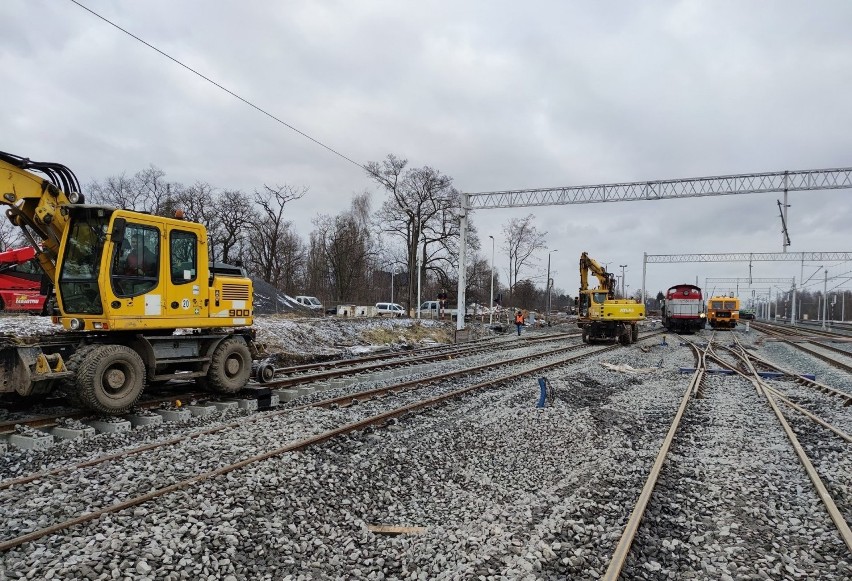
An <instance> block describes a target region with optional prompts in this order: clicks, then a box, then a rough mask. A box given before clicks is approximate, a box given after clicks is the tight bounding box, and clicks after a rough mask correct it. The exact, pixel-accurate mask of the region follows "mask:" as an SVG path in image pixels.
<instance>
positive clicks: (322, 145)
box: [70, 0, 369, 171]
mask: <svg viewBox="0 0 852 581" xmlns="http://www.w3.org/2000/svg"><path fill="white" fill-rule="evenodd" d="M70 1H71V2H73V3H74V4H76V5H77V6H79V7H80V8H82V9H83V10H85V11H86V12H89V13H90V14H92V15H93V16H96V17H97V18H100V19H101V20H103V21H104V22H106V23H107V24H109V25H110V26H113V27H115V28H117V29H118V30H120V31H121V32H123V33H124V34H126V35H128V36H130V37H132V38H134V39H136V40H138V41H139V42H141V43H142V44H144V45H145V46H147V47H148V48H150V49H152V50H155V51H157V52H158V53H160V54H161V55H163V56H164V57H166V58H167V59H169V60H171V61H172V62H174V63H176V64H178V65H180V66H182V67H183V68H185V69H186V70H188V71H190V72H191V73H193V74H195V75H197V76H199V77H201V78H202V79H204V80H205V81H207V82H208V83H210V84H212V85H215V86H216V87H218V88H220V89H222V90H223V91H225V92H226V93H228V94H229V95H231V96H232V97H235V98H237V99H239V100H240V101H242V102H243V103H245V104H246V105H248V106H249V107H252V108H253V109H256V110H257V111H260V112H261V113H263V114H264V115H266V116H267V117H269V118H271V119H274V120H275V121H277V122H278V123H280V124H281V125H283V126H285V127H287V128H288V129H292V130H293V131H295V132H296V133H298V134H299V135H301V136H302V137H305V138H307V139H310V140H311V141H313V142H314V143H316V144H317V145H319V146H320V147H323V148H325V149H327V150H328V151H330V152H331V153H333V154H334V155H336V156H338V157H341V158H343V159H345V160H346V161H348V162H349V163H351V164H354V165H357V166H358V167H360V168H361V169H363V170H364V171H369V170H368V169H367V168H366V167H365V166H364V165H363V164H360V163H358V162H357V161H355V160H353V159H351V158H349V157H347V156H345V155H343V154H342V153H340V152H339V151H337V150H335V149H333V148H331V147H329V146H328V145H326V144H325V143H323V142H321V141H319V140H318V139H314V138H313V137H311V136H310V135H308V134H307V133H305V132H304V131H301V130H299V129H296V128H295V127H293V126H292V125H290V124H289V123H287V122H285V121H283V120H281V119H279V118H278V117H276V116H275V115H273V114H272V113H270V112H269V111H266V110H265V109H262V108H261V107H259V106H257V105H255V104H254V103H252V102H251V101H249V100H248V99H244V98H243V97H240V96H239V95H237V94H236V93H234V92H233V91H231V90H230V89H227V88H226V87H223V86H222V85H220V84H219V83H217V82H216V81H214V80H213V79H211V78H210V77H207V76H205V75H203V74H201V73H200V72H198V71H196V70H195V69H193V68H192V67H190V66H189V65H186V64H184V63H182V62H181V61H179V60H178V59H176V58H175V57H173V56H171V55H170V54H168V53H165V52H163V51H162V50H160V49H159V48H157V47H156V46H154V45H152V44H151V43H149V42H146V41H145V40H143V39H141V38H139V37H138V36H136V35H135V34H133V33H132V32H130V31H128V30H126V29H124V28H122V27H121V26H119V25H118V24H116V23H115V22H112V21H111V20H109V19H108V18H106V17H104V16H101V15H100V14H98V13H97V12H95V11H94V10H92V9H91V8H89V7H88V6H84V5H83V4H81V3H80V2H78V1H77V0H70Z"/></svg>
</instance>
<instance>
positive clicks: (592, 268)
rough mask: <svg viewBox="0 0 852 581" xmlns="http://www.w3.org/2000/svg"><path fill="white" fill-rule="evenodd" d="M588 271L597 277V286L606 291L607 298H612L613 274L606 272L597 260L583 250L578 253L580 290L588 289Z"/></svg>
mask: <svg viewBox="0 0 852 581" xmlns="http://www.w3.org/2000/svg"><path fill="white" fill-rule="evenodd" d="M589 272H591V273H592V274H593V275H595V278H597V279H598V288H599V289H600V290H602V291H606V292H607V294H608V295H609V298H613V289H614V288H615V275H614V274H612V273H610V272H607V271H606V269H604V267H603V266H601V265H600V264H599V263H598V261H597V260H595V259H594V258H592V257H590V256H589V255H588V253H586V252H584V253H583V254H581V255H580V291H585V290H589Z"/></svg>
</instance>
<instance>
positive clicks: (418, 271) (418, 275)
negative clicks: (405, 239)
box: [408, 240, 423, 319]
mask: <svg viewBox="0 0 852 581" xmlns="http://www.w3.org/2000/svg"><path fill="white" fill-rule="evenodd" d="M417 242H418V244H417V246H418V248H417V318H418V319H419V318H420V305H421V299H420V296H421V295H420V282H421V280H420V279H422V278H423V277H422V276H421V273H420V268H421V267H420V248H419V246H420V241H419V240H418V241H417ZM408 280H411V279H410V278H409V279H408Z"/></svg>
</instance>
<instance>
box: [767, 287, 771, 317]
mask: <svg viewBox="0 0 852 581" xmlns="http://www.w3.org/2000/svg"><path fill="white" fill-rule="evenodd" d="M766 319H767V320H770V321H771V320H772V287H769V299H767V301H766Z"/></svg>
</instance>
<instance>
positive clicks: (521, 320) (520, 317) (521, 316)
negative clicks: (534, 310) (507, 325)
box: [515, 311, 524, 337]
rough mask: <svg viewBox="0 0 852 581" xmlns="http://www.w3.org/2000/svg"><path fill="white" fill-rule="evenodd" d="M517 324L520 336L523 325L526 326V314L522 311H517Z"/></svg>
mask: <svg viewBox="0 0 852 581" xmlns="http://www.w3.org/2000/svg"><path fill="white" fill-rule="evenodd" d="M515 325H516V326H517V327H518V337H520V336H521V327H523V326H524V314H523V313H522V312H521V311H516V312H515Z"/></svg>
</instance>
